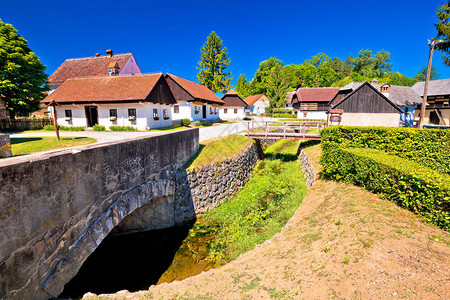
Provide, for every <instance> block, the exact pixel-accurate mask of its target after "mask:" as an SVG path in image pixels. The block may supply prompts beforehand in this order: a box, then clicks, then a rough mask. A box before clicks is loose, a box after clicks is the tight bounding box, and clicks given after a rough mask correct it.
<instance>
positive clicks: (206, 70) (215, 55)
mask: <svg viewBox="0 0 450 300" xmlns="http://www.w3.org/2000/svg"><path fill="white" fill-rule="evenodd" d="M200 52H201V54H202V57H201V58H200V61H199V62H198V65H199V66H198V67H197V70H198V73H197V80H198V82H200V84H203V85H205V86H207V87H208V88H209V89H210V90H212V91H213V92H220V93H225V92H227V91H228V90H229V89H230V88H231V80H233V77H230V76H231V72H225V69H226V68H227V67H228V66H229V65H230V63H231V60H230V58H229V57H227V55H228V52H227V48H226V47H223V41H222V40H221V39H220V38H219V36H218V35H217V34H216V33H215V32H214V31H212V32H211V33H210V34H209V36H208V38H207V39H206V43H205V44H204V45H203V47H202V49H201V50H200Z"/></svg>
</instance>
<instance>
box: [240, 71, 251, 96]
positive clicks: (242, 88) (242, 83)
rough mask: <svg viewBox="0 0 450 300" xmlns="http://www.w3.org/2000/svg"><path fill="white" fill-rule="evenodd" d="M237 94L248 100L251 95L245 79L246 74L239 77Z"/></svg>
mask: <svg viewBox="0 0 450 300" xmlns="http://www.w3.org/2000/svg"><path fill="white" fill-rule="evenodd" d="M236 93H238V95H239V96H241V97H242V98H247V97H248V96H250V95H251V91H250V86H249V83H248V81H247V78H246V77H245V74H241V75H239V78H238V81H237V83H236Z"/></svg>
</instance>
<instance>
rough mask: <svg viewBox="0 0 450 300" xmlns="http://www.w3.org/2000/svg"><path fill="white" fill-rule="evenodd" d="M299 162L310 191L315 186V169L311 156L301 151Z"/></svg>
mask: <svg viewBox="0 0 450 300" xmlns="http://www.w3.org/2000/svg"><path fill="white" fill-rule="evenodd" d="M298 161H299V162H300V164H301V166H302V170H303V175H304V176H305V179H306V184H307V186H308V189H309V188H310V187H311V186H312V185H313V183H314V179H315V177H314V168H313V166H312V163H311V160H310V159H309V156H308V155H306V153H305V150H303V149H301V150H300V154H299V155H298Z"/></svg>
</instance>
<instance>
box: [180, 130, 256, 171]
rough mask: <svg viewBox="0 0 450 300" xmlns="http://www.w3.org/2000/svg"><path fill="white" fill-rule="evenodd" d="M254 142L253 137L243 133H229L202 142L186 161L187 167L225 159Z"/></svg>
mask: <svg viewBox="0 0 450 300" xmlns="http://www.w3.org/2000/svg"><path fill="white" fill-rule="evenodd" d="M252 143H253V140H252V139H249V138H247V137H245V136H242V135H229V136H227V137H219V138H214V139H210V140H207V141H204V142H201V144H200V145H199V151H198V152H197V154H196V156H194V157H193V158H192V159H191V160H189V161H188V162H187V163H186V167H190V168H193V167H199V166H202V165H204V164H212V163H214V162H219V161H223V160H225V159H226V158H229V157H233V156H234V155H236V154H238V153H240V152H241V151H243V150H245V149H246V148H247V147H248V146H249V145H251V144H252Z"/></svg>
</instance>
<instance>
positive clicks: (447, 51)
mask: <svg viewBox="0 0 450 300" xmlns="http://www.w3.org/2000/svg"><path fill="white" fill-rule="evenodd" d="M437 17H438V19H439V22H438V23H437V24H435V25H434V26H436V30H437V39H442V40H444V43H442V44H439V45H437V49H439V50H442V60H443V61H444V63H445V64H446V65H447V66H450V1H447V2H444V3H442V5H441V6H439V7H438V11H437Z"/></svg>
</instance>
